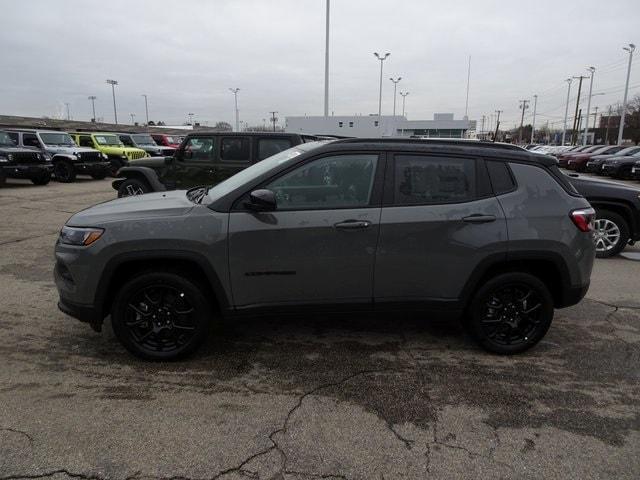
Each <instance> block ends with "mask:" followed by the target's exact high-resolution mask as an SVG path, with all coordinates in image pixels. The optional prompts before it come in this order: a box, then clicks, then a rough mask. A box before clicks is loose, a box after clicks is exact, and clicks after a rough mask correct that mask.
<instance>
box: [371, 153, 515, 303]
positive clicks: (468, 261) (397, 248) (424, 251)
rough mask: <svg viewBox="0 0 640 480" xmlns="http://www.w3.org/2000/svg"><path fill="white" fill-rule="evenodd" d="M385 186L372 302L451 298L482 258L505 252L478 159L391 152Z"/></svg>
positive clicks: (501, 224) (498, 214)
mask: <svg viewBox="0 0 640 480" xmlns="http://www.w3.org/2000/svg"><path fill="white" fill-rule="evenodd" d="M385 189H386V190H385V200H384V205H383V208H382V214H381V218H380V241H379V245H378V250H377V254H376V266H375V280H374V282H375V284H374V296H375V300H376V302H387V301H398V302H430V301H451V300H455V299H457V298H458V297H459V296H460V295H461V292H462V289H463V287H464V285H465V283H466V282H467V280H468V279H469V277H470V275H471V274H472V273H473V272H474V270H475V269H476V267H477V266H478V265H479V264H480V262H482V261H483V260H484V259H486V258H487V257H489V256H498V257H506V251H507V229H506V223H505V217H504V213H503V211H502V208H501V207H500V205H499V203H498V201H497V199H496V198H495V197H494V196H493V194H492V192H491V187H490V183H489V179H488V174H487V170H486V166H485V163H484V161H483V160H482V159H479V158H473V157H463V156H444V155H435V154H434V155H432V154H407V153H396V154H394V155H392V161H391V162H390V163H389V167H388V169H387V175H386V179H385Z"/></svg>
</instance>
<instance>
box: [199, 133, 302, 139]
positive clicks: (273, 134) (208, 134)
mask: <svg viewBox="0 0 640 480" xmlns="http://www.w3.org/2000/svg"><path fill="white" fill-rule="evenodd" d="M191 135H197V136H198V137H210V136H220V135H224V136H225V137H228V136H231V137H233V136H240V137H247V136H249V137H257V136H261V137H264V136H269V137H283V138H291V137H315V135H312V134H308V133H288V132H191V131H190V132H189V133H188V134H187V137H189V136H191Z"/></svg>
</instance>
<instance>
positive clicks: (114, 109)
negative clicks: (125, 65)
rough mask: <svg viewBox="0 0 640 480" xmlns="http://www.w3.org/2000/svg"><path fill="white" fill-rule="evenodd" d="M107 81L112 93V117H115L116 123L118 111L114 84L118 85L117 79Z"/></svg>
mask: <svg viewBox="0 0 640 480" xmlns="http://www.w3.org/2000/svg"><path fill="white" fill-rule="evenodd" d="M107 83H108V84H109V85H111V94H112V95H113V117H114V118H115V121H116V125H117V124H118V111H117V110H116V89H115V86H116V85H118V81H117V80H107Z"/></svg>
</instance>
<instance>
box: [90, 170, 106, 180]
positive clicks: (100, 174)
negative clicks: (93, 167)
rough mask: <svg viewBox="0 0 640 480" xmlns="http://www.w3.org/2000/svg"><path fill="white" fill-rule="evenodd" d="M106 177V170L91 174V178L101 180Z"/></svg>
mask: <svg viewBox="0 0 640 480" xmlns="http://www.w3.org/2000/svg"><path fill="white" fill-rule="evenodd" d="M106 177H107V172H106V171H105V172H94V173H92V174H91V178H93V179H94V180H103V179H105V178H106Z"/></svg>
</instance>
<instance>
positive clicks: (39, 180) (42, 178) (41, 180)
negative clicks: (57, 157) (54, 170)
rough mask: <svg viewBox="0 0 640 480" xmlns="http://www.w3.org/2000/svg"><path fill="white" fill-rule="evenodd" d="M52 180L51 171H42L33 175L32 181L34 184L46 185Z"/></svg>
mask: <svg viewBox="0 0 640 480" xmlns="http://www.w3.org/2000/svg"><path fill="white" fill-rule="evenodd" d="M50 181H51V173H49V172H42V173H41V174H40V175H38V176H37V177H33V178H32V179H31V182H32V183H33V184H34V185H46V184H47V183H49V182H50Z"/></svg>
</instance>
